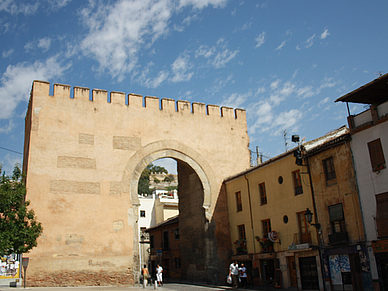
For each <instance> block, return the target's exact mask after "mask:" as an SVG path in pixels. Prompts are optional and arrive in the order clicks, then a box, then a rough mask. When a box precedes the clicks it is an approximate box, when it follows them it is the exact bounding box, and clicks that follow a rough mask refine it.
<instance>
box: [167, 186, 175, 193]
mask: <svg viewBox="0 0 388 291" xmlns="http://www.w3.org/2000/svg"><path fill="white" fill-rule="evenodd" d="M165 189H166V190H167V191H168V192H172V191H174V190H178V186H167V187H165Z"/></svg>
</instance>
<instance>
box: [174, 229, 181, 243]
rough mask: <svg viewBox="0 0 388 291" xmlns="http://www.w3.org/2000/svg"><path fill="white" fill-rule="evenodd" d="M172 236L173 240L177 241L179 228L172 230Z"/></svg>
mask: <svg viewBox="0 0 388 291" xmlns="http://www.w3.org/2000/svg"><path fill="white" fill-rule="evenodd" d="M174 236H175V239H176V240H178V239H179V237H180V235H179V227H177V228H175V229H174Z"/></svg>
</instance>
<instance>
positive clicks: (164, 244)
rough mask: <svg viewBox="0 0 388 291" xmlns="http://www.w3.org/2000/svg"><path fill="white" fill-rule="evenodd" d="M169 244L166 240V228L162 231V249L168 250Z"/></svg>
mask: <svg viewBox="0 0 388 291" xmlns="http://www.w3.org/2000/svg"><path fill="white" fill-rule="evenodd" d="M169 250H170V245H169V241H168V230H166V231H164V232H163V251H169Z"/></svg>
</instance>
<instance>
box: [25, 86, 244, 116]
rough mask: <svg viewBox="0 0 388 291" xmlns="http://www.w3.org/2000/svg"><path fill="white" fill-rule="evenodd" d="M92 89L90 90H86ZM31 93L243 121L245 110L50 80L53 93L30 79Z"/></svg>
mask: <svg viewBox="0 0 388 291" xmlns="http://www.w3.org/2000/svg"><path fill="white" fill-rule="evenodd" d="M90 91H92V92H90ZM32 95H33V96H34V95H35V96H37V95H40V96H42V95H43V96H51V97H54V98H69V99H75V100H80V99H83V100H89V101H91V102H99V103H106V104H107V106H109V105H111V104H119V105H124V106H129V107H143V108H147V109H153V110H155V109H158V110H164V111H175V112H179V113H184V114H186V113H190V114H203V115H208V116H219V117H225V118H234V119H237V120H241V121H243V122H246V111H245V110H244V109H233V108H230V107H225V106H222V107H220V106H218V105H206V104H204V103H199V102H193V103H190V102H189V101H183V100H178V101H175V100H173V99H169V98H162V99H159V98H157V97H153V96H145V97H143V96H142V95H138V94H133V93H130V94H128V95H126V94H125V93H123V92H114V91H112V92H110V93H109V95H108V91H106V90H101V89H93V90H90V89H89V88H84V87H78V86H74V87H73V91H72V90H71V86H69V85H63V84H54V88H53V95H50V83H49V82H45V81H34V83H33V87H32Z"/></svg>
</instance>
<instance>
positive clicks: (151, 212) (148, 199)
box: [138, 190, 179, 266]
mask: <svg viewBox="0 0 388 291" xmlns="http://www.w3.org/2000/svg"><path fill="white" fill-rule="evenodd" d="M139 201H140V207H139V222H138V225H139V236H140V237H139V241H140V262H141V266H143V265H144V264H145V265H146V264H148V261H149V260H148V259H149V247H150V245H149V237H148V236H149V234H148V233H145V232H144V230H145V229H147V228H150V227H153V226H155V225H157V224H159V223H161V222H163V221H165V220H167V219H169V218H171V217H174V216H176V215H178V214H179V199H178V192H177V191H176V190H174V191H173V193H172V195H168V191H166V190H154V192H153V194H152V195H148V196H142V195H139Z"/></svg>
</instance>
